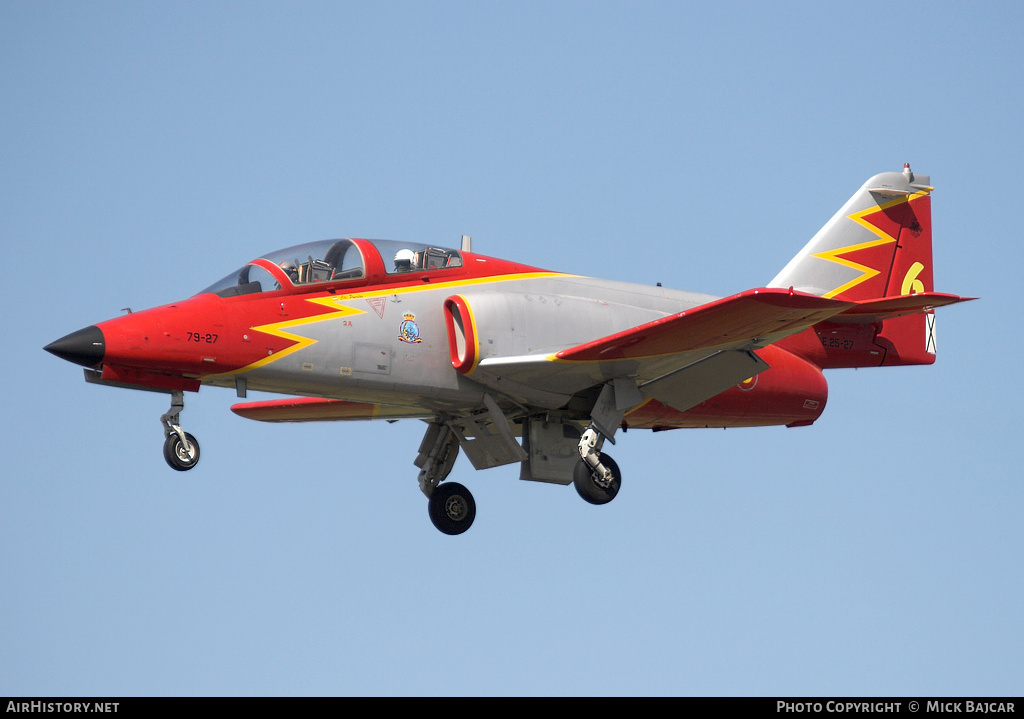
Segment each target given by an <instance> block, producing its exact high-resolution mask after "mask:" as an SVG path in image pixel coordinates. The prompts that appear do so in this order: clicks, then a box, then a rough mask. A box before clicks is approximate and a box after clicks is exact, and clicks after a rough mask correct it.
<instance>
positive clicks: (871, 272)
mask: <svg viewBox="0 0 1024 719" xmlns="http://www.w3.org/2000/svg"><path fill="white" fill-rule="evenodd" d="M850 219H854V217H853V215H850ZM861 224H865V223H861ZM871 229H874V228H871ZM880 233H881V231H880V230H875V234H876V235H878V234H880ZM881 234H885V233H881ZM895 241H896V240H895V238H893V237H888V236H885V237H883V238H881V239H878V240H873V241H871V242H862V243H861V244H859V245H850V246H849V247H840V248H839V249H837V250H828V251H826V252H817V253H815V254H814V255H813V256H814V257H820V258H821V259H823V260H828V261H829V262H835V263H837V264H840V265H843V266H844V267H849V268H850V269H853V270H857V271H858V272H860V273H861V275H860V276H859V277H854V278H853V279H852V280H850V281H849V282H847V283H846V284H844V285H840V286H839V287H836V288H835V289H834V290H832V291H831V292H826V293H825V294H824V296H825V297H835V296H836V295H838V294H841V293H843V292H846V290H848V289H851V288H853V287H856V286H857V285H859V284H860V283H862V282H867V281H868V280H870V279H871V278H872V277H874V276H875V275H877V274H879V271H878V270H876V269H874V268H873V267H868V266H866V265H862V264H860V263H859V262H853V261H851V260H847V259H845V258H843V257H840V256H839V255H844V254H846V253H847V252H856V251H857V250H864V249H867V248H868V247H876V246H878V245H886V244H889V243H890V242H895Z"/></svg>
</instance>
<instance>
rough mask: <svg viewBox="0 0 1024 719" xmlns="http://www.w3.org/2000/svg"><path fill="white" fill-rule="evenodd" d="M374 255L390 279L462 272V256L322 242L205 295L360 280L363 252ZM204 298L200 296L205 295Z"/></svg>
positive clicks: (265, 261)
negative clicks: (440, 271)
mask: <svg viewBox="0 0 1024 719" xmlns="http://www.w3.org/2000/svg"><path fill="white" fill-rule="evenodd" d="M361 246H362V248H365V249H366V250H367V251H369V250H374V251H376V252H377V254H378V255H379V257H380V260H381V262H382V264H383V267H384V269H385V271H386V272H387V273H388V274H397V273H400V272H408V271H413V270H438V269H446V268H451V267H461V266H462V255H461V254H460V253H459V252H458V250H451V249H445V248H442V247H433V246H430V245H422V244H417V243H409V242H398V241H395V240H367V241H361V242H360V243H359V244H357V243H356V242H354V241H353V240H321V241H319V242H308V243H306V244H304V245H296V246H295V247H289V248H286V249H283V250H278V251H276V252H271V253H268V254H266V255H263V256H262V257H260V258H258V259H255V260H253V261H252V262H250V263H248V264H246V265H245V266H244V267H242V268H241V269H239V270H237V271H235V272H232V273H231V274H229V275H228V276H227V277H225V278H223V279H222V280H220V281H218V282H215V283H214V284H212V285H210V286H209V287H207V288H206V289H205V290H203V292H202V293H205V292H212V293H213V294H216V295H219V296H221V297H234V296H236V295H246V294H252V293H255V292H272V291H274V290H279V289H281V288H282V287H288V286H292V287H300V286H303V285H310V284H314V283H321V282H339V281H344V280H355V279H361V278H363V277H365V276H366V273H367V259H366V258H365V257H364V256H363V251H364V250H363V249H361ZM202 293H200V294H202Z"/></svg>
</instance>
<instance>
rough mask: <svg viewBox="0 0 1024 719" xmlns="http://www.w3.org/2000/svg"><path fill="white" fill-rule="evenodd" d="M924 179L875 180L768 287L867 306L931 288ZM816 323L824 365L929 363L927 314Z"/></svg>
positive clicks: (930, 320) (887, 176)
mask: <svg viewBox="0 0 1024 719" xmlns="http://www.w3.org/2000/svg"><path fill="white" fill-rule="evenodd" d="M929 179H930V178H929V177H928V176H927V175H917V176H916V177H915V175H914V173H913V172H911V170H910V166H909V165H906V166H905V167H904V169H903V172H886V173H882V174H880V175H875V176H874V177H872V178H871V179H870V180H868V181H867V182H866V183H864V186H863V187H861V188H860V190H858V191H857V193H856V194H854V196H853V197H851V198H850V200H849V201H848V202H847V203H846V204H845V205H844V206H843V208H842V209H841V210H839V212H837V213H836V214H835V216H833V217H832V219H831V220H829V221H828V223H827V224H826V225H825V226H824V227H822V228H821V230H820V231H818V233H817V234H816V235H815V236H814V237H813V238H811V241H810V242H808V243H807V245H806V246H805V247H804V248H803V249H802V250H801V251H800V253H799V254H798V255H797V256H796V257H794V258H793V259H792V260H791V261H790V263H789V264H788V265H786V267H785V268H784V269H783V270H782V272H780V273H779V274H778V276H777V277H776V278H775V279H774V280H772V281H771V282H770V283H769V285H768V286H769V287H782V288H787V287H792V288H794V289H796V290H800V291H803V292H808V293H811V294H815V295H820V296H822V297H830V298H835V299H839V300H846V301H854V302H864V301H867V300H878V299H882V298H886V297H899V296H902V295H912V294H921V293H925V292H932V291H933V289H934V288H933V281H932V216H931V191H932V189H933V188H932V187H931V185H930V183H929ZM836 319H837V320H839V321H838V322H837V321H832V322H828V323H823V324H821V325H817V326H815V328H814V329H815V330H816V331H817V333H818V336H819V338H820V339H821V341H822V344H823V345H824V348H825V354H826V364H825V366H826V367H868V366H879V365H904V364H931V363H932V362H934V361H935V317H934V313H933V312H932V311H929V312H927V313H924V314H913V315H907V316H904V317H896V318H890V319H885V320H881V321H878V322H875V323H872V324H867V325H866V324H864V323H854V322H850V323H843V322H842V320H841V318H836Z"/></svg>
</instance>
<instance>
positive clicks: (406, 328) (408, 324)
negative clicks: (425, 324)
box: [398, 312, 423, 344]
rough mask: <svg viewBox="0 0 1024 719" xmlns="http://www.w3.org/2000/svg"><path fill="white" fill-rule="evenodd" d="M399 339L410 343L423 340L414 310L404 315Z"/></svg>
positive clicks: (399, 328) (399, 330)
mask: <svg viewBox="0 0 1024 719" xmlns="http://www.w3.org/2000/svg"><path fill="white" fill-rule="evenodd" d="M398 339H400V340H402V341H403V342H408V343H409V344H416V343H418V342H422V341H423V340H421V339H420V327H419V325H418V324H416V315H414V314H413V313H412V312H406V313H405V314H404V315H402V324H401V325H399V326H398Z"/></svg>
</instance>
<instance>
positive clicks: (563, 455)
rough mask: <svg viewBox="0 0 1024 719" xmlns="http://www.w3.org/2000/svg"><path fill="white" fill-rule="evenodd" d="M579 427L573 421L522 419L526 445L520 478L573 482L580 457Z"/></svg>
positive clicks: (557, 482) (537, 480) (558, 482)
mask: <svg viewBox="0 0 1024 719" xmlns="http://www.w3.org/2000/svg"><path fill="white" fill-rule="evenodd" d="M579 443H580V430H579V428H577V427H576V425H573V424H563V423H561V422H557V421H552V422H545V421H544V420H542V419H539V418H533V417H528V418H526V419H525V420H523V449H524V450H525V451H526V453H527V455H528V457H527V459H526V461H525V462H523V463H522V464H521V465H520V470H519V479H527V480H530V481H533V482H552V483H554V484H570V483H571V482H572V473H573V469H575V467H576V465H577V464H578V463H579V461H580V453H579Z"/></svg>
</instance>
